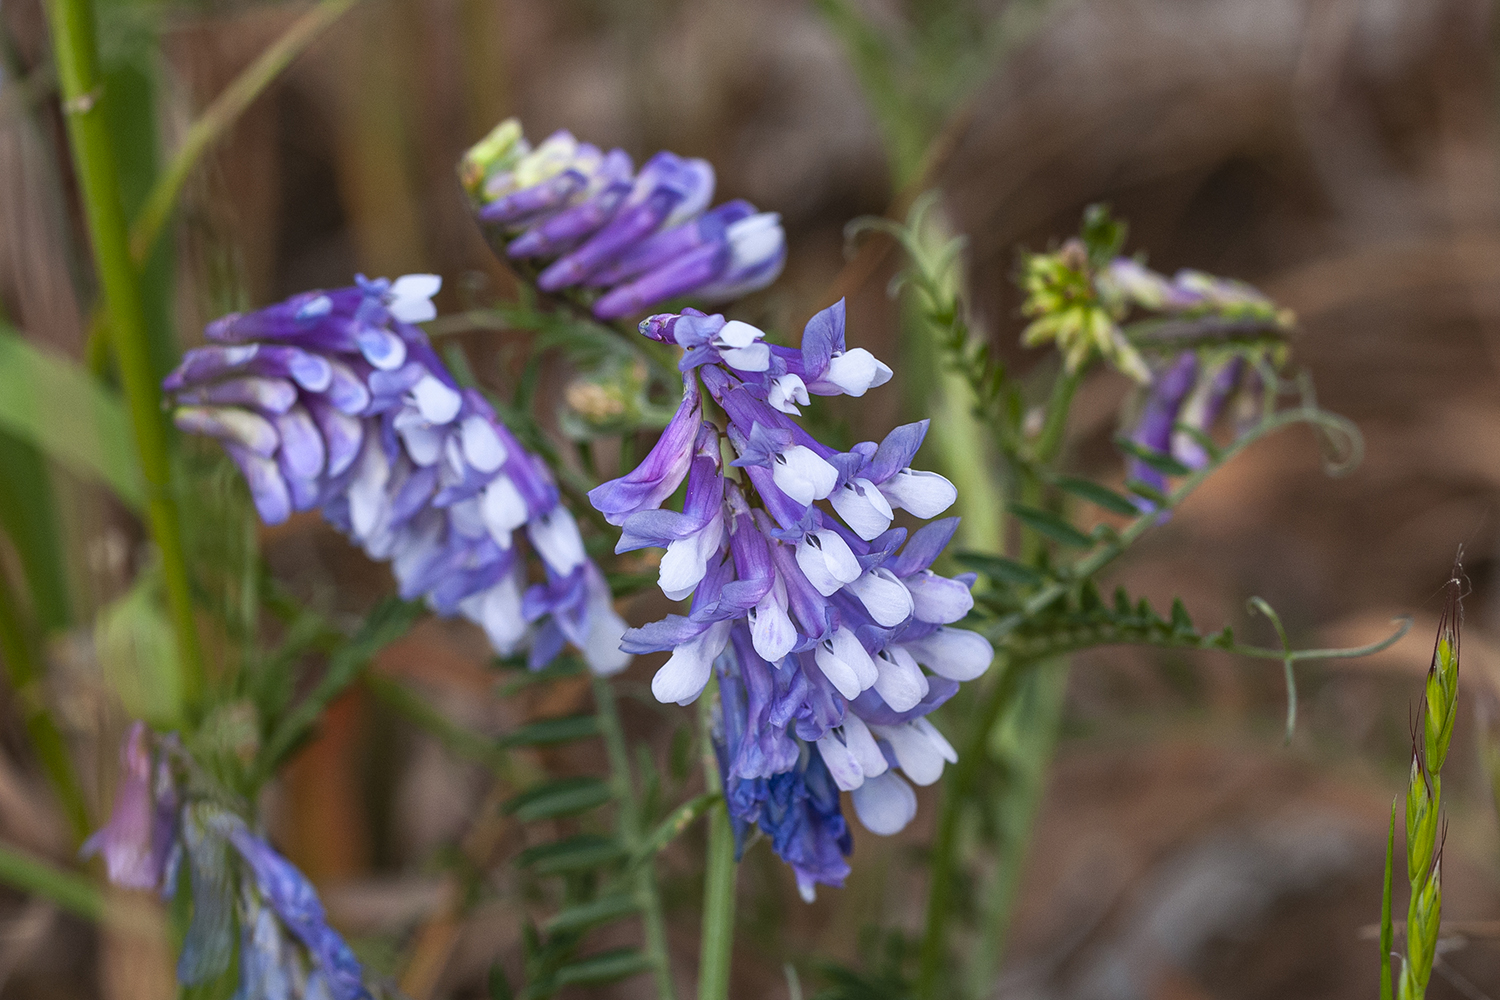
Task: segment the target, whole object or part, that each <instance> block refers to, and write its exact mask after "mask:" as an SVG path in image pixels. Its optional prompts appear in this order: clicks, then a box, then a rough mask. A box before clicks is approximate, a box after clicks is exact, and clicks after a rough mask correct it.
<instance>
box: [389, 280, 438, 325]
mask: <svg viewBox="0 0 1500 1000" xmlns="http://www.w3.org/2000/svg"><path fill="white" fill-rule="evenodd" d="M442 287H443V279H442V278H440V277H439V276H437V275H436V274H403V275H402V276H401V277H399V278H397V279H396V280H395V281H393V282H391V288H390V291H389V292H388V293H387V295H389V297H390V301H389V303H388V304H387V306H386V311H388V312H389V313H390V314H391V315H392V316H394V317H395V318H396V319H398V320H400V321H401V322H403V323H425V322H427V321H428V320H430V319H436V318H437V308H436V307H435V306H434V305H433V304H432V297H433V296H434V295H436V294H437V293H438V289H440V288H442Z"/></svg>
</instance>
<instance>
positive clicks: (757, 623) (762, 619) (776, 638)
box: [750, 575, 797, 663]
mask: <svg viewBox="0 0 1500 1000" xmlns="http://www.w3.org/2000/svg"><path fill="white" fill-rule="evenodd" d="M786 600H787V599H786V584H784V583H782V582H781V577H780V576H779V575H778V576H777V577H776V582H775V583H773V584H772V585H771V589H770V590H768V591H766V596H764V597H762V598H761V599H760V602H759V603H758V604H756V605H755V608H754V609H753V610H752V611H751V613H750V641H751V643H752V644H753V645H754V646H755V651H756V652H757V653H759V654H760V656H761V658H762V659H764V660H765V661H766V662H767V663H780V662H781V658H782V657H784V656H786V655H787V654H788V653H790V652H791V651H792V647H793V646H795V645H796V644H797V629H796V626H794V625H793V624H792V619H791V616H790V615H788V614H787V611H786Z"/></svg>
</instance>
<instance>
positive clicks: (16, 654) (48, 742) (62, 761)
mask: <svg viewBox="0 0 1500 1000" xmlns="http://www.w3.org/2000/svg"><path fill="white" fill-rule="evenodd" d="M0 657H3V658H4V660H5V672H6V674H7V676H8V677H9V679H10V684H11V688H12V689H13V690H14V691H15V693H16V699H17V700H18V701H19V702H20V704H21V711H22V713H23V714H24V717H25V722H26V733H27V735H28V736H30V738H31V747H32V749H33V750H34V751H35V752H36V755H37V758H38V759H39V760H40V761H41V764H42V770H43V771H44V772H45V773H46V775H47V780H48V781H50V782H51V783H52V790H53V792H54V793H55V794H56V795H57V801H58V804H59V805H61V806H62V810H63V813H64V815H66V816H67V818H68V826H69V827H70V828H71V829H72V831H73V837H74V843H75V845H77V844H81V843H82V842H83V838H84V837H87V836H88V834H89V811H88V806H87V804H86V803H85V802H84V798H83V787H82V786H81V785H80V784H79V782H78V774H77V772H76V771H74V770H73V758H72V757H70V756H68V747H67V744H66V743H65V742H64V741H63V736H62V733H61V732H60V731H59V730H58V728H57V723H55V722H53V721H52V715H51V713H50V712H48V710H47V703H46V701H45V700H44V699H43V697H42V684H41V681H42V671H41V669H40V667H39V665H38V663H37V658H36V656H35V645H34V643H33V639H32V637H31V636H30V635H28V634H27V631H26V627H25V625H24V623H23V620H22V618H21V615H20V609H19V607H18V606H17V605H16V601H15V593H14V591H12V590H11V588H10V583H9V582H8V581H7V580H6V579H5V574H4V573H3V572H0Z"/></svg>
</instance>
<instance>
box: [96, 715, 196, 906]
mask: <svg viewBox="0 0 1500 1000" xmlns="http://www.w3.org/2000/svg"><path fill="white" fill-rule="evenodd" d="M155 756H156V759H155V761H154V763H153V753H152V746H151V733H150V731H149V730H148V729H147V728H146V724H145V723H143V722H136V723H135V724H134V725H132V726H131V727H130V731H129V733H128V734H127V735H126V737H125V742H124V743H123V744H122V745H121V746H120V782H119V785H118V786H117V787H116V789H115V807H114V810H113V811H112V812H111V813H110V817H109V822H108V823H106V824H105V825H104V826H103V827H102V828H101V829H99V830H98V831H97V832H96V833H95V834H94V835H93V836H91V837H89V839H88V840H86V841H84V844H83V849H82V852H81V854H82V856H83V857H85V858H90V857H93V856H94V855H96V854H103V855H104V868H105V871H106V872H107V873H108V875H109V880H110V881H111V882H113V883H114V884H115V885H118V886H123V887H125V888H128V889H150V890H160V889H161V888H162V887H163V884H164V881H165V879H166V874H167V864H168V859H169V857H170V855H171V850H172V844H173V842H174V839H175V836H176V826H177V792H176V788H175V787H174V786H173V783H172V777H171V763H170V761H168V760H167V758H166V755H165V754H159V755H155Z"/></svg>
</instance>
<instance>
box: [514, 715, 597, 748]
mask: <svg viewBox="0 0 1500 1000" xmlns="http://www.w3.org/2000/svg"><path fill="white" fill-rule="evenodd" d="M598 735H599V720H598V719H597V718H595V717H594V716H592V715H566V716H563V717H562V718H558V719H541V720H539V721H537V722H531V723H527V724H526V725H524V726H522V727H521V728H519V729H517V730H516V731H515V732H513V733H510V734H508V735H506V736H502V737H501V738H500V745H501V746H502V747H540V746H550V745H552V744H555V743H571V742H572V741H574V740H583V739H588V738H589V737H591V736H598Z"/></svg>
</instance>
